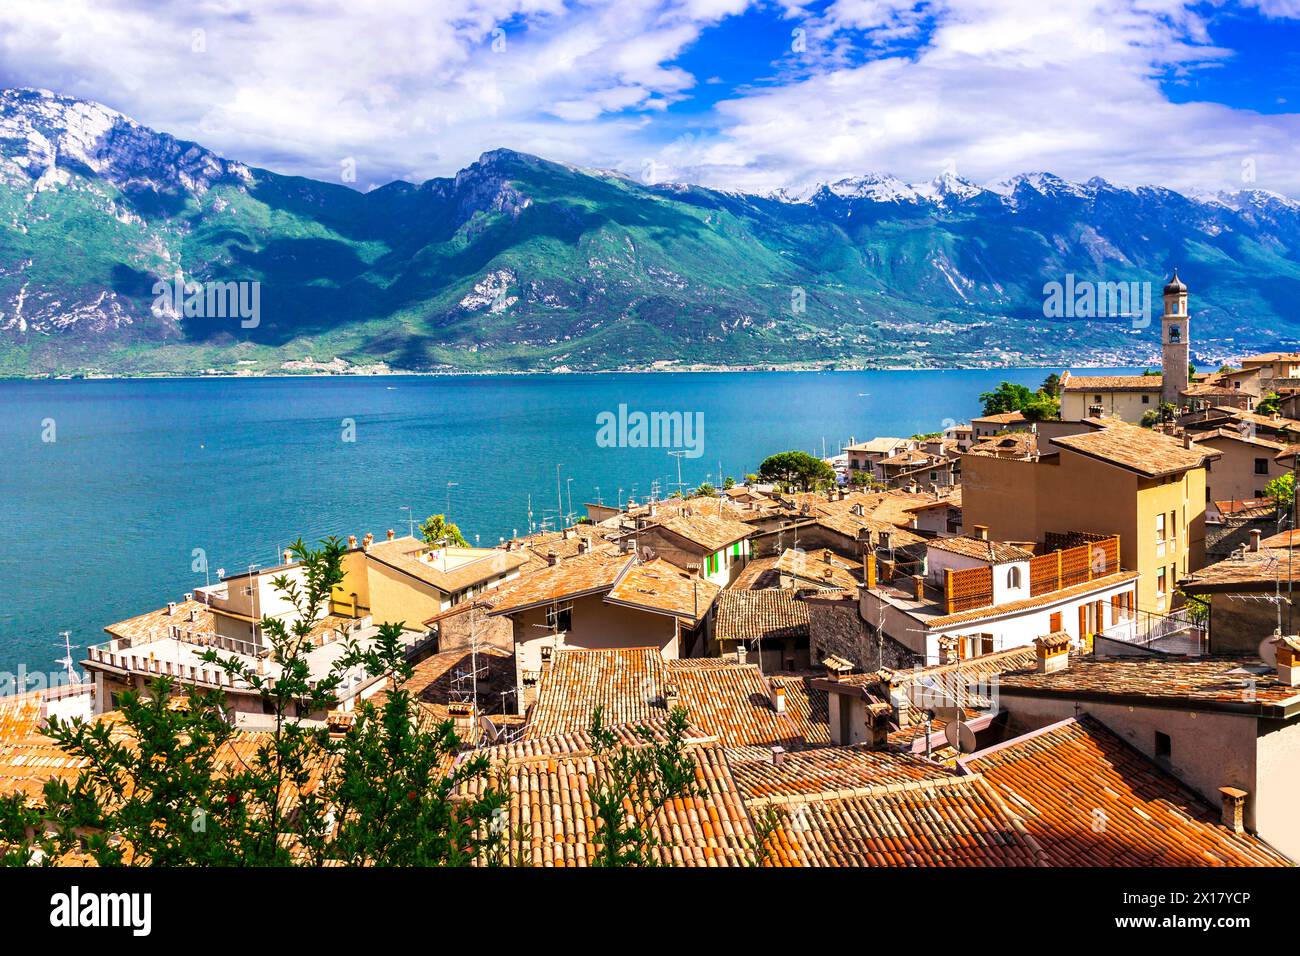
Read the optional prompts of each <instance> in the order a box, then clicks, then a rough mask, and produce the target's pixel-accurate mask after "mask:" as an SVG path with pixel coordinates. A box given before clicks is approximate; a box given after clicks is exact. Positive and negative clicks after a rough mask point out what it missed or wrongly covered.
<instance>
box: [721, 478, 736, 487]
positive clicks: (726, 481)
mask: <svg viewBox="0 0 1300 956" xmlns="http://www.w3.org/2000/svg"><path fill="white" fill-rule="evenodd" d="M734 487H736V479H735V478H732V477H731V476H730V475H728V476H727V477H726V478H723V479H722V490H723V491H730V490H731V489H732V488H734Z"/></svg>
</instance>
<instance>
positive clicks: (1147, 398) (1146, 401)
mask: <svg viewBox="0 0 1300 956" xmlns="http://www.w3.org/2000/svg"><path fill="white" fill-rule="evenodd" d="M1142 404H1143V405H1150V404H1151V396H1150V395H1143V396H1142Z"/></svg>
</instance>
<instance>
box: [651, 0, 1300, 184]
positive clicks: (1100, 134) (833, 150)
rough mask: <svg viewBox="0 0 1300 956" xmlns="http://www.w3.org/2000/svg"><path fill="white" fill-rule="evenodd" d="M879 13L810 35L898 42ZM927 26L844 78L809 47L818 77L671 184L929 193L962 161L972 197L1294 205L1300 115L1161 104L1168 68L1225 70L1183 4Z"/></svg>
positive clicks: (946, 20) (1148, 3)
mask: <svg viewBox="0 0 1300 956" xmlns="http://www.w3.org/2000/svg"><path fill="white" fill-rule="evenodd" d="M884 7H886V5H885V4H880V3H870V4H864V3H854V4H851V5H850V4H848V3H838V4H835V5H833V6H832V7H831V8H830V9H829V10H828V11H827V14H826V16H825V17H824V18H821V19H818V20H815V21H814V23H815V25H816V26H817V27H818V28H819V29H820V30H821V32H822V34H823V35H825V36H835V35H837V34H838V32H839V31H842V30H843V29H844V28H845V27H846V26H852V25H856V24H859V23H862V22H864V20H865V21H868V22H873V23H876V22H878V23H882V24H886V25H887V26H888V27H889V28H890V29H893V28H894V26H895V25H896V23H897V20H896V18H891V17H890V16H889V15H888V10H886V9H883V8H884ZM897 7H898V8H899V9H900V10H902V11H903V12H904V13H907V12H908V11H911V10H912V7H913V5H912V4H910V3H900V4H898V5H897ZM864 10H866V12H864ZM926 13H927V16H929V17H932V18H933V19H932V25H931V26H932V29H931V31H930V32H929V34H928V35H927V36H926V37H925V38H924V40H923V42H922V43H921V45H920V46H919V47H918V48H917V49H916V50H914V51H908V52H905V53H894V54H889V55H885V56H882V57H881V58H878V59H874V60H869V61H868V62H865V63H858V64H854V65H845V64H842V63H837V62H831V63H829V64H827V63H819V62H818V51H816V50H810V57H809V60H810V62H811V64H812V65H811V67H810V69H809V70H808V73H807V75H805V76H803V77H800V78H798V79H795V80H792V81H791V82H787V83H785V84H783V85H781V86H779V87H776V88H768V89H761V90H755V91H752V92H749V93H748V94H746V95H744V96H740V97H736V98H732V99H729V100H726V101H724V102H722V103H720V104H719V106H718V110H719V112H720V114H721V116H722V120H721V122H720V130H719V133H718V135H717V136H716V137H714V138H711V139H709V140H707V141H703V142H699V143H696V144H693V145H694V148H693V149H691V150H687V151H684V152H680V151H679V152H678V154H676V155H674V156H673V157H672V159H673V163H672V165H673V166H674V169H675V170H682V171H685V172H686V173H687V174H688V176H689V177H693V178H697V179H701V180H705V181H708V182H711V183H716V184H727V185H739V186H741V187H745V188H751V189H759V188H770V187H772V186H777V185H798V184H803V183H807V182H811V181H818V180H828V179H835V178H838V177H841V176H844V175H851V174H855V173H861V172H866V171H872V170H885V171H890V172H894V173H897V174H898V175H900V176H902V177H904V178H907V179H911V180H920V179H930V178H932V177H934V176H935V175H936V174H938V172H939V171H940V170H941V169H942V168H944V166H945V165H946V164H947V163H948V162H949V161H950V160H954V161H955V162H956V166H957V172H958V173H959V174H960V175H963V176H965V177H967V178H970V179H973V180H975V181H977V182H980V181H989V180H996V179H1001V178H1006V177H1008V176H1010V175H1013V174H1015V173H1018V172H1023V171H1028V170H1039V169H1045V170H1050V171H1052V172H1055V173H1057V174H1058V175H1062V176H1065V177H1067V178H1074V179H1087V178H1089V177H1091V176H1093V175H1101V176H1104V177H1106V178H1109V179H1112V180H1115V181H1117V182H1121V183H1130V184H1139V183H1159V184H1165V185H1170V186H1173V187H1175V188H1184V189H1188V188H1215V189H1220V188H1221V189H1239V188H1243V186H1251V187H1255V186H1258V187H1263V188H1271V189H1276V190H1278V191H1281V192H1291V193H1300V162H1297V160H1300V116H1298V115H1296V114H1289V115H1260V114H1257V113H1253V112H1250V111H1247V110H1237V109H1232V108H1229V107H1226V106H1223V105H1220V104H1215V103H1184V104H1175V103H1172V102H1170V101H1169V99H1168V98H1167V96H1166V95H1165V94H1164V92H1163V91H1162V90H1161V87H1160V78H1161V76H1162V75H1163V74H1164V72H1165V71H1167V70H1189V69H1195V68H1197V67H1198V66H1202V65H1205V64H1212V63H1220V62H1222V61H1223V60H1224V59H1225V58H1227V57H1229V56H1231V55H1232V54H1231V51H1226V50H1222V49H1218V48H1215V47H1213V46H1210V45H1208V39H1209V34H1208V32H1207V30H1206V25H1205V23H1204V22H1203V20H1202V19H1201V18H1200V17H1199V16H1198V15H1196V14H1194V13H1192V12H1189V11H1188V9H1187V8H1186V7H1185V6H1184V5H1182V4H1180V3H1175V2H1170V0H1137V2H1133V0H1103V2H1100V3H1098V2H1096V0H1058V2H1057V3H1054V4H1053V5H1051V6H1050V7H1049V6H1047V5H1043V4H1036V3H1030V4H1026V3H1024V2H1020V0H961V2H960V3H957V2H953V3H952V4H951V5H947V4H943V3H934V4H930V5H929V7H928V10H927V11H926ZM837 16H841V17H844V18H846V19H845V20H844V21H843V22H837V21H835V18H836V17H837ZM1245 160H1253V165H1251V166H1250V167H1249V168H1251V169H1253V170H1254V171H1255V174H1256V175H1257V180H1256V181H1254V182H1243V179H1242V170H1243V161H1245Z"/></svg>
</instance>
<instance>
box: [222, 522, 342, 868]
mask: <svg viewBox="0 0 1300 956" xmlns="http://www.w3.org/2000/svg"><path fill="white" fill-rule="evenodd" d="M289 551H290V554H291V556H292V557H293V558H294V559H295V560H296V561H297V563H298V569H297V570H298V574H299V576H301V578H302V581H301V583H299V581H298V580H296V579H295V578H294V577H290V576H289V575H288V574H280V575H277V576H276V577H274V578H272V579H271V583H272V584H273V585H274V587H275V589H276V591H277V592H278V593H279V594H280V596H281V597H282V598H284V599H285V600H286V601H287V602H288V603H289V604H290V605H291V606H292V608H293V611H292V613H291V615H289V617H290V620H289V621H288V622H286V620H285V618H282V617H264V618H263V619H262V640H263V643H264V644H265V645H266V646H267V648H268V650H269V653H268V654H267V657H266V661H265V665H266V666H263V665H262V664H261V663H258V664H250V663H248V662H247V660H246V659H245V658H241V657H237V656H233V655H232V656H229V657H222V656H221V655H220V654H219V653H218V652H216V651H208V652H207V653H206V654H204V659H205V660H206V661H208V662H209V663H211V664H215V665H217V666H218V667H219V668H221V669H222V670H223V671H225V672H226V673H227V674H228V675H229V676H230V677H231V679H232V680H234V681H238V682H242V683H245V684H246V685H247V686H249V687H252V688H253V689H254V690H255V691H257V693H258V694H259V695H260V696H261V698H262V702H263V708H264V709H267V710H269V711H270V713H271V714H272V716H273V719H274V729H273V731H272V733H271V735H270V739H269V740H268V741H267V742H265V743H263V744H262V745H261V746H260V747H259V748H258V750H257V753H256V754H255V755H254V757H253V760H252V762H251V764H250V765H249V766H247V767H246V768H244V769H243V770H241V771H238V772H236V773H235V774H234V779H236V780H237V781H238V782H239V783H240V784H242V786H243V787H244V788H245V796H244V799H245V800H246V801H247V802H248V803H249V804H250V808H251V809H250V812H251V813H254V814H256V815H258V816H259V817H261V818H262V819H264V820H265V821H266V826H265V827H264V828H262V829H261V830H260V831H259V834H258V835H259V837H260V844H261V845H259V846H258V847H257V848H256V850H255V858H256V860H258V861H259V862H266V863H278V864H283V863H286V862H289V858H290V854H291V852H293V851H296V852H298V853H300V854H303V855H304V856H305V857H306V858H307V859H308V860H310V861H311V862H312V863H315V864H316V865H320V864H321V863H322V862H323V861H324V851H325V835H326V830H327V828H328V821H327V810H326V807H325V805H324V801H323V800H322V798H321V792H320V788H319V787H318V786H314V785H313V786H309V784H314V783H318V781H315V780H313V777H314V776H315V775H318V774H319V772H320V770H321V767H320V760H319V757H320V755H321V753H322V750H323V747H324V744H325V742H326V741H327V740H328V736H327V734H326V733H325V731H324V730H323V729H322V728H318V727H315V726H313V725H311V724H308V723H305V722H303V721H302V720H301V719H299V718H303V717H309V716H311V715H312V714H314V713H318V712H321V711H324V710H325V709H326V708H328V707H329V706H330V705H331V704H332V703H333V702H334V700H335V697H336V692H337V690H338V688H339V685H340V684H341V683H342V681H343V674H342V672H341V671H339V670H337V669H336V670H333V671H331V672H330V673H329V674H327V675H324V676H321V677H319V678H318V677H316V676H314V675H313V674H312V672H311V666H310V664H309V663H308V661H307V655H308V653H309V652H310V651H311V650H312V648H313V646H314V644H313V642H312V632H313V630H314V629H315V627H316V622H317V621H318V620H319V619H320V618H321V617H322V615H323V614H324V613H325V612H326V610H327V609H328V608H329V597H330V592H331V591H332V590H333V589H334V587H335V586H336V585H338V584H340V583H342V581H343V555H344V553H345V551H346V548H345V546H344V545H343V543H342V542H341V541H339V539H338V538H334V537H330V538H326V539H324V540H323V541H322V542H321V546H320V547H319V548H314V549H313V548H308V547H307V545H305V544H304V543H303V541H302V539H301V538H299V539H298V540H297V541H295V542H294V543H293V544H292V545H290V546H289ZM290 801H292V802H293V808H294V812H293V814H292V815H291V816H286V813H285V810H286V807H287V805H288V804H289V803H290Z"/></svg>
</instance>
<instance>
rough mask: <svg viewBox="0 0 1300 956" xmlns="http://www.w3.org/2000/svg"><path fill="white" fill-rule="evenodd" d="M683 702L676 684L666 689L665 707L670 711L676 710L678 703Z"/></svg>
mask: <svg viewBox="0 0 1300 956" xmlns="http://www.w3.org/2000/svg"><path fill="white" fill-rule="evenodd" d="M680 701H681V695H680V694H679V693H678V691H677V686H676V685H675V684H669V685H668V686H667V687H665V688H664V706H665V707H666V708H668V709H669V710H676V709H677V705H678V703H679V702H680Z"/></svg>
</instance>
